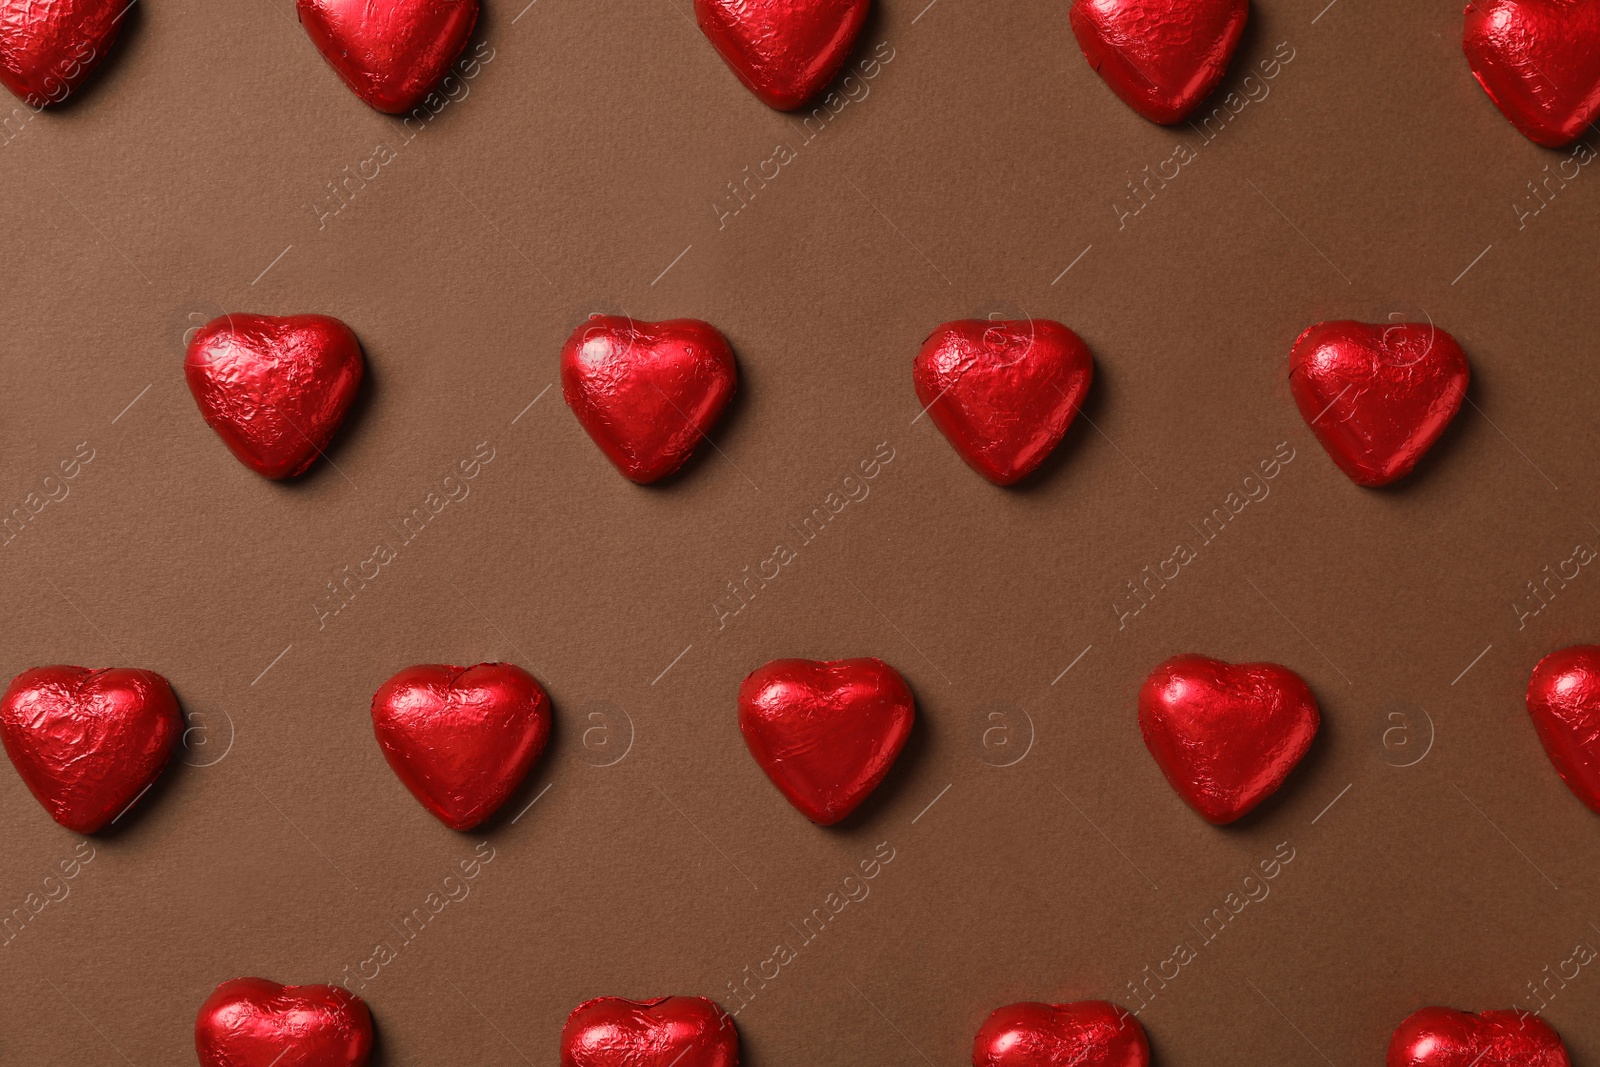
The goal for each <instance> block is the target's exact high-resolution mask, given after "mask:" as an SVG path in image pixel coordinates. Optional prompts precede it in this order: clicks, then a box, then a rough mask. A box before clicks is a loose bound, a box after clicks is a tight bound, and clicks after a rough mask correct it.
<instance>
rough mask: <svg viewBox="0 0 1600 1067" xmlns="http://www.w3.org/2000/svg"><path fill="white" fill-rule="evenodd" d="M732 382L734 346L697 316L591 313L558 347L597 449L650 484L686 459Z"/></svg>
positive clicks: (571, 403) (569, 392) (576, 406)
mask: <svg viewBox="0 0 1600 1067" xmlns="http://www.w3.org/2000/svg"><path fill="white" fill-rule="evenodd" d="M736 382H737V373H736V372H735V370H734V363H733V350H732V349H731V348H729V347H728V342H727V340H726V339H725V338H724V337H723V336H722V334H720V333H718V332H717V329H716V328H715V327H714V326H711V325H710V324H709V323H704V322H701V321H700V320H699V319H669V320H667V321H666V322H642V321H640V320H638V319H630V318H626V317H624V316H618V315H592V316H590V318H589V321H588V322H586V323H584V324H583V325H582V326H579V327H578V328H577V329H576V330H574V331H573V332H572V336H571V337H569V338H567V343H566V344H565V345H563V346H562V347H561V392H562V394H563V395H564V396H565V397H566V398H567V406H568V407H570V408H571V409H572V413H573V414H574V415H576V416H577V417H578V422H580V423H581V424H582V425H583V428H584V430H586V431H587V432H588V434H589V436H590V437H591V438H593V440H594V443H595V444H597V445H599V446H600V451H602V452H604V453H605V454H606V458H607V459H609V460H610V461H611V462H612V463H613V464H615V465H616V468H617V469H618V470H619V471H621V472H622V473H623V474H624V475H626V476H627V477H628V478H629V479H630V480H631V481H635V482H638V483H639V484H640V485H648V484H649V483H650V482H654V481H658V480H660V479H662V478H665V477H666V476H667V475H669V474H672V473H673V472H674V471H676V470H677V469H678V468H679V467H682V466H683V464H684V463H685V462H686V461H687V460H688V458H689V456H690V454H691V453H693V452H694V450H695V446H696V445H698V444H699V443H700V439H701V438H703V437H705V436H706V434H707V433H708V432H709V431H710V429H711V427H712V426H714V425H716V422H717V419H718V417H719V416H721V414H722V411H723V409H724V408H726V407H727V406H728V401H729V400H731V399H733V392H734V389H735V386H736Z"/></svg>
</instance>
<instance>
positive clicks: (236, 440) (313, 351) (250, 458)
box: [183, 314, 366, 479]
mask: <svg viewBox="0 0 1600 1067" xmlns="http://www.w3.org/2000/svg"><path fill="white" fill-rule="evenodd" d="M365 369H366V368H365V363H364V361H363V360H362V357H361V343H360V342H359V341H357V340H356V335H355V334H354V333H353V332H351V330H350V327H348V326H346V325H345V324H344V323H342V322H340V321H339V320H338V319H335V318H330V317H329V316H327V315H289V316H285V317H283V318H278V317H276V316H272V315H247V314H236V315H223V316H222V317H221V318H217V319H213V320H212V321H210V322H208V323H206V324H205V325H204V326H202V327H201V328H200V329H199V330H198V331H196V332H195V335H194V337H193V339H192V340H190V342H189V350H188V353H187V354H186V355H185V357H184V361H183V374H184V377H185V378H186V379H188V382H189V392H191V393H193V394H194V401H195V403H196V404H198V405H199V407H200V414H201V416H202V417H204V418H205V420H206V424H207V425H209V426H210V427H211V428H212V429H213V430H215V431H217V436H218V437H221V438H222V443H223V444H225V445H227V446H228V450H229V451H230V452H232V453H233V454H234V455H235V456H237V457H238V458H239V461H240V462H241V463H243V464H244V465H245V466H247V467H249V468H250V469H251V470H253V471H255V472H256V473H257V474H260V475H263V476H265V477H267V478H274V479H278V478H292V477H294V476H295V475H297V474H303V473H304V472H305V471H306V469H307V468H308V467H310V466H311V464H312V463H314V462H316V459H317V456H319V455H320V454H322V452H323V451H325V450H326V449H327V447H328V443H329V442H330V441H332V440H333V435H334V434H335V433H336V432H337V431H338V429H339V424H340V423H341V422H343V421H344V417H345V414H346V413H347V412H348V411H349V410H350V405H351V404H353V403H354V402H355V399H356V394H357V393H358V392H360V390H361V379H362V377H363V375H364V374H365Z"/></svg>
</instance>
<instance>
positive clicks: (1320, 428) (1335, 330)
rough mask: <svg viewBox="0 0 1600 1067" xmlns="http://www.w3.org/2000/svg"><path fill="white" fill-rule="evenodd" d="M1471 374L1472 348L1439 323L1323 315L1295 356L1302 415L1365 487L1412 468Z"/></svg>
mask: <svg viewBox="0 0 1600 1067" xmlns="http://www.w3.org/2000/svg"><path fill="white" fill-rule="evenodd" d="M1470 380H1471V371H1470V370H1469V369H1468V366H1467V356H1466V353H1465V352H1463V351H1461V346H1460V345H1459V344H1457V343H1456V340H1455V338H1453V337H1451V336H1450V335H1449V334H1448V333H1445V332H1444V331H1443V330H1441V329H1439V328H1438V327H1436V326H1434V325H1433V324H1432V323H1416V322H1406V323H1394V324H1390V325H1376V324H1371V323H1364V322H1350V321H1346V320H1340V321H1334V322H1319V323H1317V324H1316V325H1315V326H1312V327H1309V328H1308V329H1307V330H1306V331H1305V332H1304V333H1302V334H1301V335H1300V336H1299V338H1298V339H1296V341H1295V343H1294V348H1293V350H1292V351H1291V352H1290V355H1289V391H1290V392H1291V393H1293V394H1294V400H1295V404H1296V406H1298V407H1299V409H1300V414H1301V416H1302V417H1304V419H1305V420H1306V423H1307V424H1308V425H1309V426H1310V427H1311V431H1312V432H1313V433H1315V434H1316V435H1317V440H1318V441H1320V442H1321V443H1322V447H1323V448H1324V449H1325V450H1326V451H1327V453H1328V455H1329V456H1330V457H1332V459H1333V461H1334V463H1336V464H1337V465H1338V467H1339V469H1340V470H1342V471H1344V473H1345V474H1346V475H1347V476H1348V477H1349V478H1350V480H1351V481H1353V482H1355V483H1356V484H1357V485H1364V486H1372V487H1375V486H1380V485H1388V484H1389V483H1390V482H1393V481H1396V480H1398V479H1400V478H1403V477H1405V476H1406V475H1407V474H1409V473H1411V470H1412V468H1413V467H1415V466H1416V465H1417V461H1418V460H1420V459H1421V458H1422V457H1423V455H1424V454H1425V453H1426V452H1427V451H1428V449H1430V448H1432V447H1433V445H1434V442H1436V441H1438V440H1439V437H1440V435H1441V434H1443V433H1444V431H1445V428H1446V427H1447V426H1449V425H1450V421H1451V420H1452V419H1454V418H1455V416H1456V412H1458V411H1460V410H1461V402H1462V400H1463V399H1465V397H1466V395H1467V385H1468V383H1469V381H1470Z"/></svg>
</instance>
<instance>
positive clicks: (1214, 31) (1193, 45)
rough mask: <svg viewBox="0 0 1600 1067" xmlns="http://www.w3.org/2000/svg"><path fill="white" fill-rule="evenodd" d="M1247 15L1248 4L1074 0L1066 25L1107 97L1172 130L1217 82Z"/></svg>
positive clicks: (1242, 0) (1237, 0) (1245, 0)
mask: <svg viewBox="0 0 1600 1067" xmlns="http://www.w3.org/2000/svg"><path fill="white" fill-rule="evenodd" d="M1249 16H1250V4H1249V0H1075V2H1074V3H1073V5H1072V8H1071V10H1070V12H1069V13H1068V21H1069V22H1070V23H1071V25H1072V32H1073V35H1074V36H1075V37H1076V38H1077V39H1078V47H1079V48H1080V49H1081V50H1082V51H1083V55H1084V58H1085V59H1087V60H1088V61H1089V66H1090V67H1091V68H1092V69H1093V70H1094V72H1095V73H1096V74H1098V75H1100V78H1101V79H1102V80H1103V81H1104V82H1105V83H1106V85H1107V86H1109V87H1110V89H1111V91H1112V92H1114V93H1116V94H1117V96H1118V97H1120V98H1121V99H1122V101H1123V103H1125V104H1127V105H1128V106H1129V107H1131V108H1132V109H1133V110H1134V111H1136V112H1138V113H1139V114H1140V115H1142V116H1144V117H1145V118H1146V119H1149V120H1150V121H1151V122H1154V123H1158V124H1160V125H1163V126H1171V125H1175V124H1176V123H1179V122H1182V121H1183V120H1184V119H1186V118H1188V117H1189V115H1190V113H1192V112H1193V111H1194V109H1195V108H1197V107H1199V106H1200V105H1201V104H1202V103H1204V102H1205V100H1206V98H1207V97H1209V96H1210V95H1211V94H1212V93H1213V92H1214V91H1215V90H1216V88H1217V86H1218V85H1219V84H1221V82H1222V79H1223V77H1224V76H1225V75H1226V74H1227V72H1228V65H1229V63H1230V62H1231V61H1232V59H1233V54H1234V52H1235V51H1236V50H1237V49H1238V47H1239V39H1240V38H1241V37H1242V36H1243V34H1244V27H1245V23H1246V22H1247V21H1248V19H1249Z"/></svg>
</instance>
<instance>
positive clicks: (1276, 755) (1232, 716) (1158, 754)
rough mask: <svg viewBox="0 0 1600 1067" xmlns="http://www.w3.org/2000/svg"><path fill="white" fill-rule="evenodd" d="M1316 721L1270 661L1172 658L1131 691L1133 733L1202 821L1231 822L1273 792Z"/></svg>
mask: <svg viewBox="0 0 1600 1067" xmlns="http://www.w3.org/2000/svg"><path fill="white" fill-rule="evenodd" d="M1321 723H1322V716H1321V713H1320V712H1319V711H1318V710H1317V700H1316V697H1314V696H1312V695H1311V689H1310V687H1309V686H1307V685H1306V683H1305V682H1304V681H1302V680H1301V679H1300V676H1299V675H1298V674H1295V673H1294V672H1293V671H1291V670H1289V669H1288V668H1286V667H1280V666H1278V665H1277V664H1275V663H1237V664H1235V663H1224V662H1223V661H1221V660H1216V659H1211V658H1209V657H1207V656H1196V655H1182V656H1173V657H1172V658H1171V659H1169V660H1167V661H1166V662H1165V663H1163V664H1161V666H1159V667H1157V668H1156V669H1155V670H1154V671H1153V672H1151V674H1150V677H1149V678H1147V679H1145V683H1144V686H1143V687H1142V688H1141V689H1140V690H1139V732H1140V733H1142V734H1143V735H1144V743H1145V747H1146V748H1148V749H1149V750H1150V755H1152V756H1154V757H1155V761H1156V764H1157V766H1159V767H1160V768H1161V772H1162V773H1163V774H1165V775H1166V776H1167V781H1168V782H1170V783H1172V788H1173V789H1175V790H1176V791H1177V793H1178V795H1179V796H1181V797H1182V798H1183V799H1184V800H1185V801H1186V802H1187V803H1188V805H1189V806H1190V807H1191V808H1193V809H1194V810H1195V811H1197V812H1199V813H1200V815H1201V816H1202V817H1203V818H1204V819H1205V820H1206V821H1207V822H1212V823H1216V824H1218V825H1222V824H1224V823H1230V822H1233V821H1234V820H1235V819H1238V818H1239V817H1241V816H1242V815H1244V814H1245V813H1246V812H1248V811H1250V810H1251V809H1252V808H1254V807H1255V806H1256V805H1257V804H1260V803H1261V802H1262V801H1263V800H1265V799H1267V798H1268V797H1269V796H1271V795H1272V794H1273V793H1275V792H1277V791H1278V787H1279V786H1281V785H1283V782H1284V779H1286V778H1288V777H1289V772H1290V771H1292V770H1294V768H1295V764H1297V763H1299V762H1300V759H1301V757H1303V756H1304V755H1305V754H1306V752H1307V751H1309V750H1310V748H1311V741H1312V739H1313V738H1315V737H1316V736H1317V727H1318V726H1320V725H1321Z"/></svg>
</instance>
